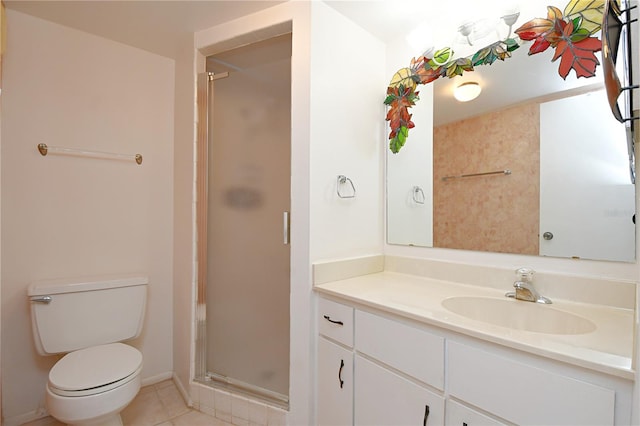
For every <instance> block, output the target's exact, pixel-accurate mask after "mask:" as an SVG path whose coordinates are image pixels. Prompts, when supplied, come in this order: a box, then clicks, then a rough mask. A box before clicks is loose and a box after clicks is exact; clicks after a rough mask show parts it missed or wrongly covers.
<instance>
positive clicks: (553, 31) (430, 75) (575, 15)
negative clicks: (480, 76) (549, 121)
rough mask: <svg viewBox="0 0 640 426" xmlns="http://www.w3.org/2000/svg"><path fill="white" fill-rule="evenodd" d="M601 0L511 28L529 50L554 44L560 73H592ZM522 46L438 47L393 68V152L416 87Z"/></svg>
mask: <svg viewBox="0 0 640 426" xmlns="http://www.w3.org/2000/svg"><path fill="white" fill-rule="evenodd" d="M603 11H604V0H571V1H570V2H569V3H568V4H567V6H566V7H565V9H564V11H561V10H560V9H558V8H556V7H554V6H548V7H547V17H546V18H535V19H532V20H531V21H529V22H527V23H525V24H524V25H522V26H521V27H520V28H518V29H517V30H515V33H516V34H517V35H518V37H519V38H520V40H525V41H533V43H532V45H531V47H530V48H529V55H535V54H538V53H541V52H544V51H546V50H547V49H549V48H553V49H555V53H554V55H553V58H552V59H551V61H552V62H554V61H556V60H558V59H560V66H559V67H558V73H559V75H560V76H561V77H562V78H563V79H566V78H567V76H568V75H569V73H570V72H571V70H574V71H575V73H576V76H577V77H578V78H579V77H587V78H589V77H593V76H595V71H596V68H597V66H598V65H599V64H600V62H599V61H598V58H597V57H596V56H595V53H596V52H598V51H600V50H601V49H602V42H601V40H600V39H598V38H597V37H593V34H595V33H597V32H598V31H600V28H601V22H602V14H603ZM518 47H520V45H519V43H518V40H516V39H515V38H507V39H506V40H501V41H498V42H496V43H493V44H491V45H489V46H486V47H484V48H483V49H480V50H478V51H477V52H476V53H475V54H473V55H471V56H469V57H465V58H455V59H454V58H453V51H452V50H451V48H444V49H440V50H438V51H437V52H435V53H434V55H433V58H428V57H425V56H421V57H418V58H413V59H412V60H411V65H410V66H409V67H407V68H402V69H401V70H399V71H398V72H397V73H396V74H394V76H393V78H392V79H391V82H390V83H389V87H388V88H387V97H386V99H385V101H384V103H385V104H386V105H388V106H389V110H388V112H387V116H386V120H387V121H389V127H390V129H391V132H390V133H389V140H390V142H389V148H390V149H391V152H393V153H394V154H395V153H397V152H399V151H400V149H401V148H402V147H403V146H404V144H405V142H406V140H407V137H408V135H409V129H411V128H413V127H414V123H413V122H412V121H411V114H409V108H411V107H412V106H413V105H415V102H416V101H417V100H419V97H418V92H416V90H415V89H416V87H417V85H418V84H429V83H431V82H432V81H434V80H437V79H438V78H440V77H444V76H447V77H449V78H453V77H455V76H457V75H462V74H463V73H464V72H471V71H473V70H474V67H476V66H479V65H491V64H493V63H494V62H495V61H496V60H498V59H499V60H501V61H504V60H505V59H507V58H509V57H511V52H513V51H514V50H516V49H517V48H518Z"/></svg>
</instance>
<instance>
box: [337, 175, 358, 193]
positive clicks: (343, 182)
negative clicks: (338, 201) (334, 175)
mask: <svg viewBox="0 0 640 426" xmlns="http://www.w3.org/2000/svg"><path fill="white" fill-rule="evenodd" d="M347 184H348V185H349V186H351V195H348V193H347V194H345V193H342V192H341V191H340V188H341V187H343V186H346V185H347ZM336 193H337V194H338V197H340V198H355V196H356V187H355V186H354V185H353V181H352V180H351V179H349V178H348V177H346V176H344V175H338V181H337V184H336Z"/></svg>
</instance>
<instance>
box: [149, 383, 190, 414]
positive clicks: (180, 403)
mask: <svg viewBox="0 0 640 426" xmlns="http://www.w3.org/2000/svg"><path fill="white" fill-rule="evenodd" d="M157 393H158V397H159V398H160V402H162V406H163V407H164V409H165V410H166V411H167V415H168V416H169V418H170V419H172V418H174V417H176V416H179V415H181V414H185V413H186V412H188V411H189V407H187V404H185V402H184V400H183V399H182V395H180V392H179V391H178V388H177V387H176V386H175V385H174V384H173V382H172V383H171V384H169V385H166V386H163V387H162V388H160V389H158V390H157Z"/></svg>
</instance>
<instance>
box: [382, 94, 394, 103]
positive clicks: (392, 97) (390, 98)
mask: <svg viewBox="0 0 640 426" xmlns="http://www.w3.org/2000/svg"><path fill="white" fill-rule="evenodd" d="M395 98H396V97H395V96H394V95H389V96H387V98H386V99H385V100H384V104H385V105H391V102H393V101H394V99H395Z"/></svg>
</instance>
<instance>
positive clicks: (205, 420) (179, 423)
mask: <svg viewBox="0 0 640 426" xmlns="http://www.w3.org/2000/svg"><path fill="white" fill-rule="evenodd" d="M172 423H173V424H174V426H231V425H230V424H229V423H226V422H224V421H222V420H220V419H216V418H215V417H212V416H209V415H207V414H204V413H199V412H197V411H194V410H190V411H189V412H188V413H185V414H182V415H181V416H178V417H175V418H174V419H173V420H172Z"/></svg>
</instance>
